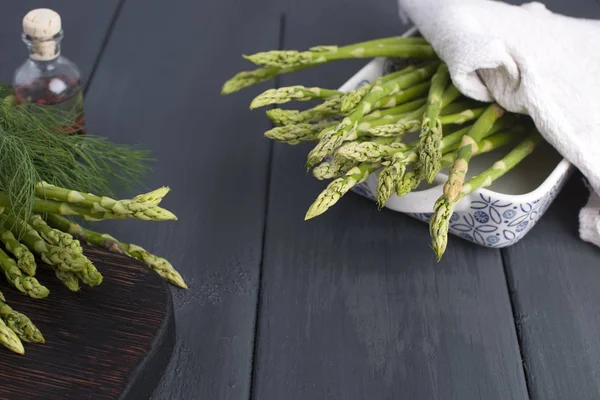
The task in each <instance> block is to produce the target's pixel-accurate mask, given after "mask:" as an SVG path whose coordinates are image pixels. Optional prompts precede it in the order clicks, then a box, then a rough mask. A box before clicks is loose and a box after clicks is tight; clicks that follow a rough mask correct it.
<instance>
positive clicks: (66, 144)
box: [0, 87, 151, 220]
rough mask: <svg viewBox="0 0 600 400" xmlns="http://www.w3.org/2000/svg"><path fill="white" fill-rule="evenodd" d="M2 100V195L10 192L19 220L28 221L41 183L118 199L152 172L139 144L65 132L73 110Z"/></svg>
mask: <svg viewBox="0 0 600 400" xmlns="http://www.w3.org/2000/svg"><path fill="white" fill-rule="evenodd" d="M0 93H5V94H6V93H7V89H6V87H0ZM1 100H2V101H0V191H3V192H6V193H7V194H8V196H9V201H10V210H11V211H10V212H11V213H13V215H14V216H17V217H20V218H22V219H25V220H27V219H28V218H29V216H30V215H31V213H32V208H33V202H34V199H35V184H36V183H38V182H40V181H46V182H49V183H51V184H53V185H56V186H61V187H65V188H69V189H73V190H77V191H81V192H94V193H102V194H104V195H106V196H113V195H114V194H115V193H114V192H115V190H116V189H130V188H133V187H135V186H137V185H139V184H140V183H141V181H142V180H143V178H144V176H145V174H146V173H147V172H148V171H149V169H150V168H149V162H150V161H151V159H150V158H149V152H148V151H146V150H143V149H141V148H139V147H137V146H130V145H124V144H117V143H113V142H111V141H110V140H108V139H107V138H104V137H100V136H94V135H90V134H86V135H66V134H64V133H60V129H61V127H62V126H64V121H73V120H74V119H73V118H72V115H71V114H70V113H68V112H63V111H59V110H55V109H52V108H49V107H44V106H38V105H35V104H23V105H15V104H14V102H13V101H11V98H10V96H8V97H7V96H5V97H3V98H2V99H1Z"/></svg>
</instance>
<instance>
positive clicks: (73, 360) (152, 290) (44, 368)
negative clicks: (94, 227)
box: [0, 248, 175, 400]
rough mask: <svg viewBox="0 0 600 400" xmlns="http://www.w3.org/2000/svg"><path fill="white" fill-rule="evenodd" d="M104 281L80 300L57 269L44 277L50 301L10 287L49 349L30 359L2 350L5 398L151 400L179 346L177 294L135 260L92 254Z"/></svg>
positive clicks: (42, 269) (0, 389) (32, 347)
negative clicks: (173, 295)
mask: <svg viewBox="0 0 600 400" xmlns="http://www.w3.org/2000/svg"><path fill="white" fill-rule="evenodd" d="M86 255H87V256H88V257H89V258H90V259H91V260H92V261H93V262H94V265H96V267H97V268H98V270H99V271H100V272H101V273H102V274H103V275H104V281H103V282H102V285H101V286H100V287H99V288H94V289H90V288H83V289H82V291H81V292H79V293H73V292H71V291H69V290H68V289H67V288H66V287H64V286H63V285H62V283H61V282H60V281H58V280H57V279H56V277H55V276H54V272H52V271H51V270H50V268H48V267H46V266H44V265H41V264H40V265H39V268H38V272H37V276H38V278H39V279H40V281H41V282H43V283H44V284H45V285H47V287H48V288H49V289H50V291H51V293H50V296H48V297H47V298H46V299H44V300H36V299H31V298H29V297H24V296H23V295H22V294H20V293H18V292H17V291H16V290H15V289H10V288H6V287H5V286H3V288H2V291H3V293H4V294H5V296H6V297H7V300H8V302H9V304H12V305H13V307H14V308H15V309H17V310H18V311H20V312H23V313H24V314H26V315H27V316H29V317H30V318H31V320H32V321H34V323H35V324H36V325H37V326H38V327H39V328H40V330H41V331H42V333H43V334H44V337H45V339H46V343H45V344H25V355H24V356H19V355H17V354H14V353H10V352H8V351H7V350H6V349H4V348H3V349H2V350H1V351H2V357H0V371H2V372H1V373H0V398H2V399H5V400H22V399H46V400H55V399H56V400H59V399H60V400H62V399H110V400H113V399H117V398H119V399H123V400H124V399H131V400H135V399H147V398H148V397H149V396H150V394H151V393H152V391H153V390H154V388H155V387H156V385H157V381H158V379H160V377H161V375H162V372H163V371H164V369H165V368H166V366H167V364H168V362H169V357H170V355H171V351H172V349H173V346H174V344H175V328H174V324H175V318H174V314H173V303H172V300H171V293H170V291H169V290H168V288H167V285H166V284H165V283H164V281H163V280H162V279H161V278H160V277H159V276H158V275H157V274H156V273H154V272H153V271H152V270H150V269H149V268H147V267H146V266H143V265H141V264H140V263H138V262H137V261H135V260H132V259H131V258H129V257H125V256H119V255H115V254H111V253H108V252H107V251H105V250H97V249H91V248H86Z"/></svg>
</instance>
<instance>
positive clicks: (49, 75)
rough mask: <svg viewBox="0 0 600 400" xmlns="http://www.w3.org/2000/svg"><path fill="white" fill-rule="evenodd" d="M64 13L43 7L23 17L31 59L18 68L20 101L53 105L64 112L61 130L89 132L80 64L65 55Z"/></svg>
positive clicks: (17, 91) (75, 132) (52, 106)
mask: <svg viewBox="0 0 600 400" xmlns="http://www.w3.org/2000/svg"><path fill="white" fill-rule="evenodd" d="M62 39H63V30H62V24H61V18H60V15H59V14H58V13H57V12H55V11H53V10H50V9H46V8H40V9H35V10H32V11H30V12H29V13H27V15H26V16H25V17H24V18H23V41H24V42H25V44H26V45H27V48H28V49H29V59H28V60H27V61H25V63H24V64H23V65H21V66H20V67H19V68H18V69H17V70H16V72H15V75H14V79H13V87H14V90H15V97H16V101H17V103H19V104H23V103H25V104H36V105H37V106H40V107H51V108H53V109H55V110H57V111H60V112H59V113H57V115H59V116H60V118H61V119H60V123H59V125H60V127H61V128H60V131H61V132H63V133H68V134H83V133H85V128H84V119H83V91H82V87H81V74H80V72H79V69H78V68H77V66H76V65H75V64H74V63H73V62H71V61H69V60H68V59H67V58H65V57H64V56H62V55H61V48H60V46H61V41H62Z"/></svg>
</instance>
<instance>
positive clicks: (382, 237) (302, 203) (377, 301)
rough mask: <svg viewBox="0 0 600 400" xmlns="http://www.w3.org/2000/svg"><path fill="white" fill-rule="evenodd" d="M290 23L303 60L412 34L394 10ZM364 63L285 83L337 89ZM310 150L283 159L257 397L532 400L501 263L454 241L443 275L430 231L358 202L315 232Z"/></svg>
mask: <svg viewBox="0 0 600 400" xmlns="http://www.w3.org/2000/svg"><path fill="white" fill-rule="evenodd" d="M286 12H287V24H286V26H287V28H286V31H285V41H284V43H285V47H286V48H289V49H294V48H306V47H309V46H313V45H317V44H337V43H349V42H353V41H359V40H364V39H368V38H377V37H382V36H387V35H394V34H399V33H402V32H403V30H404V29H405V28H406V27H402V25H401V24H400V23H399V21H398V19H397V10H396V9H395V3H394V2H361V1H328V2H319V1H304V2H293V3H291V4H290V5H289V9H288V10H287V11H286ZM336 15H337V16H338V17H336ZM342 15H343V17H342ZM362 64H364V61H362V62H361V61H357V62H342V63H337V64H335V65H329V66H323V67H319V68H318V69H314V70H310V71H304V72H302V73H298V74H296V75H293V76H289V77H286V78H284V79H283V80H282V84H283V85H290V84H294V83H302V84H310V85H321V86H325V87H333V88H335V87H337V86H338V85H340V84H341V83H342V82H343V81H344V80H345V79H347V78H348V77H349V76H350V75H351V74H352V73H353V72H354V71H356V69H357V68H358V67H359V66H360V65H362ZM309 148H310V147H305V146H300V147H285V146H282V145H276V146H275V151H274V161H273V168H272V178H271V186H270V188H271V193H270V198H269V211H268V219H267V230H266V245H265V246H266V247H265V262H264V266H263V275H262V282H261V288H262V291H261V303H260V304H261V307H260V313H259V315H260V321H259V329H258V338H257V341H258V342H257V352H256V360H255V377H254V381H253V398H255V399H263V398H274V399H284V398H285V399H288V398H289V399H312V398H328V399H344V400H346V399H441V398H443V399H461V400H463V399H509V398H510V399H525V398H527V390H526V385H525V380H524V375H523V371H522V366H521V359H520V356H519V349H518V344H517V338H516V334H515V331H514V323H513V319H512V313H511V305H510V302H509V297H508V293H507V289H506V283H505V276H504V272H503V267H502V262H501V258H500V253H499V251H495V250H489V249H482V248H479V247H476V246H474V245H471V244H469V243H467V242H464V241H461V240H457V239H456V238H451V240H450V245H449V250H448V252H447V254H446V256H445V257H444V260H443V262H442V263H441V264H439V265H438V264H436V263H435V261H434V259H433V255H432V252H431V249H430V248H429V236H428V229H427V226H426V225H425V224H423V223H421V222H419V221H416V220H413V219H411V218H409V217H407V216H403V215H400V214H397V213H392V212H389V211H382V212H379V211H377V209H376V206H375V205H374V204H373V203H371V202H370V201H368V200H365V199H362V198H359V197H358V196H356V195H352V194H350V195H348V196H347V197H345V198H343V199H342V200H341V202H340V203H338V205H336V206H335V207H334V208H333V209H332V210H330V211H329V212H327V213H326V214H325V215H324V216H322V217H319V218H317V219H316V220H314V221H310V222H304V221H303V217H304V213H305V211H306V209H307V208H308V206H309V205H310V203H311V202H312V201H313V200H314V198H315V197H316V196H317V194H318V193H319V191H320V190H321V189H323V188H324V184H322V183H319V182H317V181H316V180H314V179H313V178H312V177H311V176H309V175H307V174H306V173H305V171H304V167H303V166H304V161H305V156H306V154H307V152H308V150H309Z"/></svg>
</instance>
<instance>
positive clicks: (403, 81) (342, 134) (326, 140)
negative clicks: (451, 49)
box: [307, 65, 436, 168]
mask: <svg viewBox="0 0 600 400" xmlns="http://www.w3.org/2000/svg"><path fill="white" fill-rule="evenodd" d="M435 69H436V66H435V65H432V66H427V67H423V68H419V69H417V70H415V71H412V72H409V73H407V74H405V75H402V76H400V77H399V78H396V79H394V80H391V81H389V82H386V83H384V84H383V85H381V86H374V87H373V88H372V89H371V91H370V92H369V93H368V94H367V95H366V96H365V97H364V98H363V99H362V101H361V102H360V103H359V105H358V106H356V108H355V110H354V111H353V112H352V113H350V114H349V115H348V116H347V117H345V118H344V119H343V120H342V122H341V123H340V124H339V125H337V126H336V127H334V128H329V130H328V131H327V133H326V134H324V135H323V137H322V139H321V141H320V142H319V143H318V144H317V145H316V146H315V148H314V149H313V150H312V151H311V152H310V153H309V155H308V160H307V167H309V168H311V167H312V166H314V165H315V164H317V163H319V162H321V161H322V160H323V158H325V157H326V156H328V155H330V154H331V153H332V152H333V151H334V150H335V149H336V148H338V147H339V146H340V144H342V142H343V141H344V140H346V138H347V137H348V136H349V135H350V133H351V132H352V131H355V130H356V128H357V126H358V123H359V121H360V119H361V118H363V117H364V116H365V115H366V114H368V113H369V112H370V111H371V110H372V108H373V103H375V102H376V101H377V100H380V99H382V98H383V97H385V96H388V95H390V94H394V93H397V92H398V91H400V90H401V89H403V88H406V87H410V86H412V85H414V84H416V83H419V82H421V81H423V80H424V79H427V78H429V77H430V76H431V75H432V74H433V73H434V72H435Z"/></svg>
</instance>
